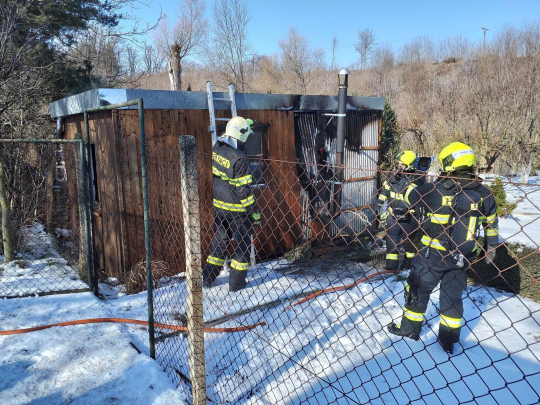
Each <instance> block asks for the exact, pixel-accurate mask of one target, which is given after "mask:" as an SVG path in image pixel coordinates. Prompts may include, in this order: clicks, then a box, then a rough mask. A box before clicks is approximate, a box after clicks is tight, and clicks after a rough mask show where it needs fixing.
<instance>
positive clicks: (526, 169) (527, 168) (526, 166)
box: [520, 153, 534, 184]
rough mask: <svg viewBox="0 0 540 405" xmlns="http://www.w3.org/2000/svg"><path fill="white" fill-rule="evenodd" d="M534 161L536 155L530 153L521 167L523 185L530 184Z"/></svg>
mask: <svg viewBox="0 0 540 405" xmlns="http://www.w3.org/2000/svg"><path fill="white" fill-rule="evenodd" d="M533 160H534V153H529V154H528V155H527V158H526V159H525V162H523V163H522V165H521V180H520V182H521V183H524V184H528V183H529V175H530V174H531V169H532V164H533Z"/></svg>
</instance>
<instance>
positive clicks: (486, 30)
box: [480, 27, 489, 53]
mask: <svg viewBox="0 0 540 405" xmlns="http://www.w3.org/2000/svg"><path fill="white" fill-rule="evenodd" d="M480 28H482V29H483V30H484V48H483V49H484V53H486V32H488V31H489V28H484V27H480Z"/></svg>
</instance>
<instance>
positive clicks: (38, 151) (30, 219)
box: [0, 141, 88, 298]
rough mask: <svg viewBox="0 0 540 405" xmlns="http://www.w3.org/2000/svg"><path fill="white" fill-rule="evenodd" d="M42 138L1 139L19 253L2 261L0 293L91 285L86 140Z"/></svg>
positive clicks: (66, 289)
mask: <svg viewBox="0 0 540 405" xmlns="http://www.w3.org/2000/svg"><path fill="white" fill-rule="evenodd" d="M38 142H39V143H37V142H36V143H31V142H15V143H4V142H2V143H0V165H1V169H2V173H0V176H2V179H3V183H4V185H5V194H4V193H2V192H0V199H3V200H4V201H2V203H4V202H5V203H6V204H7V207H9V212H10V215H9V218H7V217H6V215H8V214H9V213H8V212H6V211H7V210H3V212H2V214H3V216H2V220H3V221H5V222H6V223H5V224H3V225H5V226H8V224H9V223H10V224H11V227H10V230H11V235H12V238H11V239H12V244H13V251H14V256H15V257H14V260H13V261H11V262H9V263H3V264H1V265H0V298H11V297H23V296H30V295H47V294H54V293H67V292H76V291H88V269H87V249H86V238H85V234H84V232H85V227H84V216H83V215H84V212H83V184H82V177H81V155H80V146H81V145H80V144H79V143H69V142H65V143H63V142H54V143H53V142H51V143H49V142H43V141H38ZM8 221H9V222H8ZM2 231H6V228H5V227H3V228H2ZM2 236H3V243H2V246H0V249H2V255H5V253H6V252H5V251H4V249H5V247H6V243H7V241H6V238H5V235H2Z"/></svg>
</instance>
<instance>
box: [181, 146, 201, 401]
mask: <svg viewBox="0 0 540 405" xmlns="http://www.w3.org/2000/svg"><path fill="white" fill-rule="evenodd" d="M179 142H180V181H181V187H182V188H181V190H182V210H183V223H184V238H185V252H186V254H185V256H186V281H187V304H188V309H187V327H188V353H189V372H190V378H191V383H192V390H193V404H194V405H199V404H206V366H205V356H204V325H203V322H204V321H203V296H202V267H201V265H202V263H201V231H200V230H201V228H200V213H199V188H198V178H197V157H196V155H195V138H194V137H193V136H181V137H180V140H179Z"/></svg>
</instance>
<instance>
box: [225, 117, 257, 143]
mask: <svg viewBox="0 0 540 405" xmlns="http://www.w3.org/2000/svg"><path fill="white" fill-rule="evenodd" d="M250 124H253V121H252V120H250V119H248V120H246V119H245V118H242V117H234V118H232V119H231V120H230V121H229V122H228V123H227V128H226V129H225V133H224V134H223V136H228V137H231V138H233V139H236V140H238V141H240V142H246V141H247V139H248V136H249V135H250V134H252V133H253V131H252V129H251V125H250Z"/></svg>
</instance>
